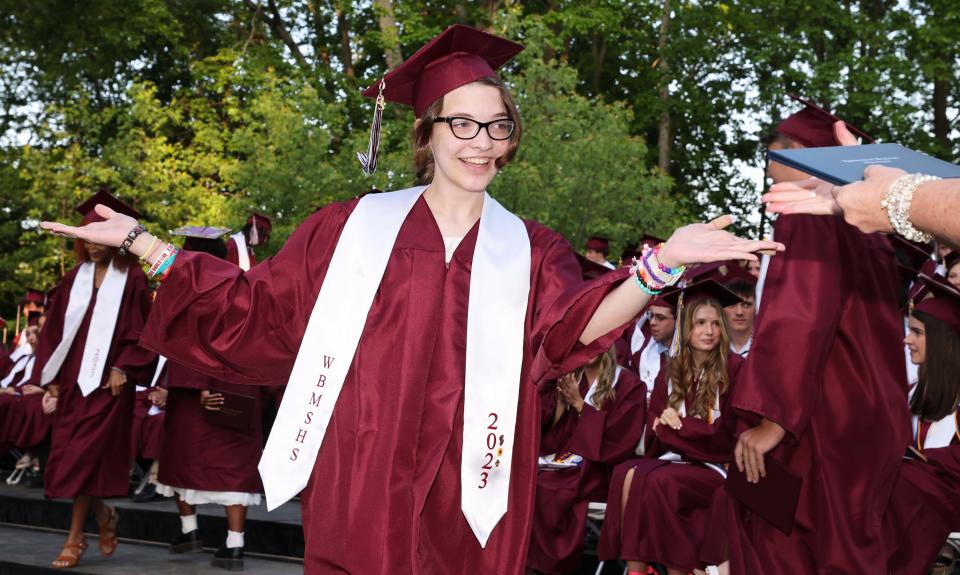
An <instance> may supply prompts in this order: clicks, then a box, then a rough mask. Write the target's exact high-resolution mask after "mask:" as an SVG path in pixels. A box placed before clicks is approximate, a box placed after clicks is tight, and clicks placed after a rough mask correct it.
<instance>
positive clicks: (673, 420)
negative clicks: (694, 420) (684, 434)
mask: <svg viewBox="0 0 960 575" xmlns="http://www.w3.org/2000/svg"><path fill="white" fill-rule="evenodd" d="M658 419H659V420H660V423H662V424H664V425H666V426H667V427H670V428H672V429H674V430H675V431H680V429H681V428H682V427H683V421H681V419H680V414H679V413H677V410H676V409H674V408H672V407H668V408H666V409H664V410H663V413H661V414H660V417H659V418H658Z"/></svg>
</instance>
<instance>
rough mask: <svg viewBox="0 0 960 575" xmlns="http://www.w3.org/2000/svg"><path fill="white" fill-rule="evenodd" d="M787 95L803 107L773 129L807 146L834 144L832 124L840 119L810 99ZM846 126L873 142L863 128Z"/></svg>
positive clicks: (835, 140)
mask: <svg viewBox="0 0 960 575" xmlns="http://www.w3.org/2000/svg"><path fill="white" fill-rule="evenodd" d="M787 96H789V97H790V98H792V99H794V100H796V101H797V102H800V103H801V104H803V105H804V108H803V109H802V110H800V111H799V112H796V113H795V114H793V115H791V116H789V117H788V118H787V119H786V120H784V121H782V122H780V124H779V125H777V127H776V129H775V130H774V131H776V132H777V133H779V134H781V135H784V136H786V137H788V138H790V139H791V140H793V141H795V142H798V143H800V144H803V145H804V146H805V147H807V148H825V147H828V146H836V145H837V139H836V136H835V135H834V133H833V125H834V124H836V123H837V122H840V121H842V120H841V119H840V118H838V117H837V116H834V115H833V114H831V113H830V112H828V111H826V110H824V109H823V108H821V107H820V106H817V105H816V104H814V103H813V102H811V101H810V100H804V99H803V98H801V97H799V96H796V95H794V94H787ZM845 123H846V122H845ZM847 128H848V129H849V130H850V131H851V132H853V133H854V134H856V135H858V136H860V137H861V138H863V139H864V140H866V141H867V142H869V143H871V144H872V143H873V138H871V137H870V136H868V135H867V134H866V133H865V132H864V131H863V130H860V129H859V128H856V127H854V126H851V125H850V124H847Z"/></svg>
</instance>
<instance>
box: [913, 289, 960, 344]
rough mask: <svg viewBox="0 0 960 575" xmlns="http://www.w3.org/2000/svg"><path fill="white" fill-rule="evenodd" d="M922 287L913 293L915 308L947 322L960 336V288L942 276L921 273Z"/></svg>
mask: <svg viewBox="0 0 960 575" xmlns="http://www.w3.org/2000/svg"><path fill="white" fill-rule="evenodd" d="M918 284H922V287H920V288H919V289H917V290H916V292H915V293H913V294H912V300H911V301H912V302H913V310H914V311H918V312H921V313H925V314H927V315H929V316H931V317H935V318H936V319H938V320H940V321H942V322H943V323H945V324H947V326H949V327H950V329H952V330H953V331H954V332H955V333H956V334H957V335H958V336H960V289H957V287H956V286H954V285H953V284H951V283H949V282H947V281H946V280H944V279H943V278H942V277H940V276H930V275H927V274H920V278H919V282H918Z"/></svg>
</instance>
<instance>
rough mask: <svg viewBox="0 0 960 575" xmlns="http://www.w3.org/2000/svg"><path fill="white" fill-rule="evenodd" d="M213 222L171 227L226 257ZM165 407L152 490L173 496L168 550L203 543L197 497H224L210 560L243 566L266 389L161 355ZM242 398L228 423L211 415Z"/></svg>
mask: <svg viewBox="0 0 960 575" xmlns="http://www.w3.org/2000/svg"><path fill="white" fill-rule="evenodd" d="M223 231H224V230H221V229H219V228H204V227H197V226H192V227H188V228H180V229H178V230H175V231H174V234H175V235H184V236H186V240H185V241H184V244H183V249H184V251H187V252H202V253H206V254H210V255H213V256H215V257H218V258H221V259H224V258H225V257H226V255H227V247H226V244H225V242H224V241H223V240H222V239H220V237H221V236H222V235H223ZM165 364H166V366H165V367H166V370H165V371H166V378H165V379H166V386H167V397H166V413H165V416H164V436H163V442H162V444H161V448H160V462H159V472H158V482H157V486H156V492H157V493H158V494H160V495H163V496H166V497H171V496H172V497H174V498H175V501H176V504H177V509H178V511H179V512H180V530H181V533H180V535H178V536H177V537H176V538H174V539H173V541H171V542H170V546H169V550H170V553H175V554H176V553H185V552H187V551H192V550H198V549H203V540H202V539H201V538H200V531H199V530H198V525H197V507H196V506H197V505H203V504H212V505H222V506H223V508H224V512H225V513H226V516H227V536H226V542H225V543H224V545H222V546H221V547H220V548H219V549H218V550H217V551H216V553H215V554H214V556H213V560H212V561H211V564H212V565H213V566H214V567H221V568H224V569H229V570H235V569H242V568H243V549H244V543H245V542H244V526H245V523H246V517H247V507H249V506H251V505H260V499H261V496H260V494H261V492H262V491H263V487H262V485H261V483H260V476H259V474H258V473H257V462H258V461H259V459H260V452H261V449H262V447H263V431H262V430H261V424H262V420H261V418H260V413H261V411H262V410H261V407H260V403H261V398H262V397H263V396H265V395H266V394H267V393H268V392H269V391H270V389H269V388H266V387H262V388H257V387H249V386H242V385H238V384H235V383H228V382H225V381H222V380H218V379H215V378H212V377H210V376H207V375H204V374H202V373H199V372H197V371H195V370H193V369H190V368H189V367H186V366H185V365H183V364H181V363H178V362H176V361H173V360H170V361H166V362H165ZM236 395H240V396H243V397H245V398H248V401H247V407H246V409H244V410H243V411H245V412H246V416H245V417H244V418H242V419H244V421H242V422H241V421H237V422H236V424H235V425H234V424H233V423H231V422H229V421H224V420H222V419H220V418H213V417H210V414H211V413H214V412H218V411H221V410H222V409H223V408H224V406H225V402H226V400H227V397H230V396H234V397H235V396H236Z"/></svg>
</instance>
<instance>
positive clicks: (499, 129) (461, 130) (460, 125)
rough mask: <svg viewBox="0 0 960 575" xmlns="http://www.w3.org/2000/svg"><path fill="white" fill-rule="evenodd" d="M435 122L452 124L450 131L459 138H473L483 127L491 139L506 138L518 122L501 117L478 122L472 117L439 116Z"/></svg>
mask: <svg viewBox="0 0 960 575" xmlns="http://www.w3.org/2000/svg"><path fill="white" fill-rule="evenodd" d="M434 122H443V123H444V124H447V125H448V126H450V131H451V132H453V135H454V137H455V138H457V139H458V140H472V139H474V138H476V137H477V134H479V133H480V129H481V128H485V129H486V130H487V135H488V136H490V139H491V140H506V139H508V138H510V136H511V135H512V134H513V130H514V128H516V127H517V123H516V122H514V121H513V120H511V119H509V118H500V119H499V120H493V121H491V122H478V121H476V120H471V119H470V118H458V117H450V118H448V117H444V116H441V117H438V118H436V119H435V120H434Z"/></svg>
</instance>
